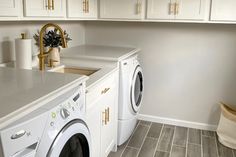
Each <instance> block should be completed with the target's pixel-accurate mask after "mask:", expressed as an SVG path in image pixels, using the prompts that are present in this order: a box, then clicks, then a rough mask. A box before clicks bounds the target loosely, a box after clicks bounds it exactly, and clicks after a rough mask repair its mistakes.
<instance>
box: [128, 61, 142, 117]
mask: <svg viewBox="0 0 236 157" xmlns="http://www.w3.org/2000/svg"><path fill="white" fill-rule="evenodd" d="M142 97H143V73H142V69H141V67H140V66H139V65H138V66H137V67H136V68H135V71H134V74H133V78H132V84H131V92H130V99H131V105H132V108H133V110H134V112H135V113H137V112H138V111H139V108H140V104H141V100H142Z"/></svg>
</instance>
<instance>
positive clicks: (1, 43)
mask: <svg viewBox="0 0 236 157" xmlns="http://www.w3.org/2000/svg"><path fill="white" fill-rule="evenodd" d="M46 23H47V22H0V63H1V62H7V61H10V60H14V56H15V55H14V54H15V50H14V40H15V38H19V37H20V34H21V33H22V32H26V33H27V34H28V37H30V38H32V36H33V35H34V33H36V32H37V30H38V29H40V28H41V27H42V26H43V25H44V24H46ZM54 23H57V24H59V25H60V26H61V27H62V28H63V29H65V30H67V32H68V34H69V35H70V37H71V38H72V39H73V40H72V41H71V42H69V46H75V45H78V44H83V43H84V41H85V29H84V24H83V23H81V22H80V23H79V22H54ZM34 43H35V41H34V40H32V45H33V52H32V53H37V51H38V48H37V47H36V46H34Z"/></svg>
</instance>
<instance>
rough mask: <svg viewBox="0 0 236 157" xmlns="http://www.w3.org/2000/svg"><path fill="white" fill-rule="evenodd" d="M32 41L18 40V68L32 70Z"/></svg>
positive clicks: (16, 47)
mask: <svg viewBox="0 0 236 157" xmlns="http://www.w3.org/2000/svg"><path fill="white" fill-rule="evenodd" d="M31 43H32V41H31V39H16V40H15V52H16V68H19V69H32V50H31V49H32V45H31Z"/></svg>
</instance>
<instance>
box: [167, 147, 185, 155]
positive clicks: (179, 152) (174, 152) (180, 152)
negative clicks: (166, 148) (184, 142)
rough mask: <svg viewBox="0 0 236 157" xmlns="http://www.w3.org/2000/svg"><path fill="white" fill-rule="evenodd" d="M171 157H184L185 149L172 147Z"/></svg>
mask: <svg viewBox="0 0 236 157" xmlns="http://www.w3.org/2000/svg"><path fill="white" fill-rule="evenodd" d="M170 154H171V157H185V154H186V148H185V147H179V146H172V150H171V153H170Z"/></svg>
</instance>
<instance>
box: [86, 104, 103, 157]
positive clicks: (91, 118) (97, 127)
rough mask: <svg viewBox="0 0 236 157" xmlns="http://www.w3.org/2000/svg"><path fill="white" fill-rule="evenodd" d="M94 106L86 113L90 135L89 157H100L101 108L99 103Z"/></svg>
mask: <svg viewBox="0 0 236 157" xmlns="http://www.w3.org/2000/svg"><path fill="white" fill-rule="evenodd" d="M94 103H96V104H95V105H94V108H92V109H90V110H89V112H87V116H86V117H87V118H86V122H87V125H88V127H89V131H90V135H91V150H90V151H91V156H92V157H93V156H94V157H100V153H101V152H100V150H101V125H102V123H101V106H99V104H98V103H99V102H97V101H96V102H94Z"/></svg>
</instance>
